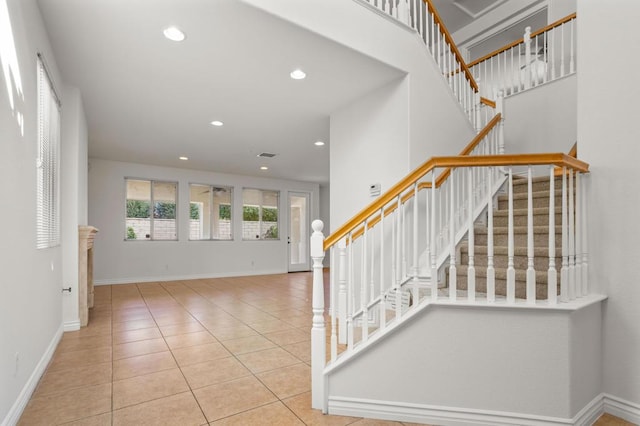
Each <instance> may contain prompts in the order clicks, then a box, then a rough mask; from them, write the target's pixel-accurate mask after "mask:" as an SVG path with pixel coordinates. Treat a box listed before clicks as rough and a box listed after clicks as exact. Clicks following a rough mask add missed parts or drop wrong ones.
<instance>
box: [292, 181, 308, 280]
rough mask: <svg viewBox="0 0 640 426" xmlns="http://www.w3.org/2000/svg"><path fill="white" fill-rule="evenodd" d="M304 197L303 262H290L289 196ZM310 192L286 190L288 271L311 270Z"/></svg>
mask: <svg viewBox="0 0 640 426" xmlns="http://www.w3.org/2000/svg"><path fill="white" fill-rule="evenodd" d="M292 196H294V197H304V198H306V200H307V201H306V202H307V206H306V207H307V208H306V215H305V217H304V221H305V222H306V223H304V224H303V226H305V229H306V238H304V240H306V242H305V244H306V256H305V259H304V262H298V263H295V264H294V263H291V224H292V219H293V218H292V215H291V197H292ZM310 230H311V192H309V191H287V268H288V271H289V272H301V271H310V270H311V255H310V246H311V240H310V237H311V232H310Z"/></svg>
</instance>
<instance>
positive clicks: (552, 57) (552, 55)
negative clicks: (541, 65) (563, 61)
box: [549, 28, 556, 81]
mask: <svg viewBox="0 0 640 426" xmlns="http://www.w3.org/2000/svg"><path fill="white" fill-rule="evenodd" d="M555 42H556V29H555V28H554V29H552V30H550V31H549V67H551V81H553V80H555V79H556V47H555Z"/></svg>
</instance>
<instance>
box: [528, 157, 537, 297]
mask: <svg viewBox="0 0 640 426" xmlns="http://www.w3.org/2000/svg"><path fill="white" fill-rule="evenodd" d="M532 179H533V177H532V174H531V166H529V168H528V173H527V303H528V304H535V303H536V270H535V269H534V264H533V260H534V251H533V183H532Z"/></svg>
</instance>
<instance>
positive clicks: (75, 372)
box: [34, 362, 111, 397]
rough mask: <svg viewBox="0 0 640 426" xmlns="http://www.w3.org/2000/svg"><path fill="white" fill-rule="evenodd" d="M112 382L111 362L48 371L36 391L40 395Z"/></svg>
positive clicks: (35, 393)
mask: <svg viewBox="0 0 640 426" xmlns="http://www.w3.org/2000/svg"><path fill="white" fill-rule="evenodd" d="M103 383H111V362H103V363H100V364H92V365H81V366H77V367H72V368H65V369H62V370H54V371H47V372H46V373H45V374H44V375H43V376H42V378H41V379H40V383H38V387H37V388H36V391H35V392H34V396H36V397H40V396H44V395H48V394H52V393H58V392H66V391H68V390H70V389H75V388H81V387H85V386H92V385H100V384H103Z"/></svg>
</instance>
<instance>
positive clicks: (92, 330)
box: [63, 320, 111, 339]
mask: <svg viewBox="0 0 640 426" xmlns="http://www.w3.org/2000/svg"><path fill="white" fill-rule="evenodd" d="M101 335H109V336H110V335H111V320H109V321H107V322H104V323H101V324H96V323H92V324H91V327H82V328H81V329H80V330H77V331H67V332H65V333H64V334H63V339H64V338H69V339H72V338H79V337H95V336H101Z"/></svg>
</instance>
